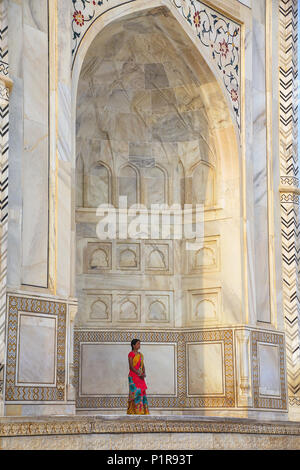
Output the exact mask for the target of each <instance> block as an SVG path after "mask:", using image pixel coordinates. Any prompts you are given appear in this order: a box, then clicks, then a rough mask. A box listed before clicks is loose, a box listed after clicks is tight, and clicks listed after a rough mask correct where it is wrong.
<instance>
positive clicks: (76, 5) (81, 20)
mask: <svg viewBox="0 0 300 470" xmlns="http://www.w3.org/2000/svg"><path fill="white" fill-rule="evenodd" d="M134 2H138V0H123V1H122V0H107V1H105V2H104V1H102V0H101V1H93V2H87V1H86V0H72V20H71V21H72V23H71V24H72V32H73V44H72V47H73V48H72V55H73V65H74V61H75V58H76V54H77V51H78V48H79V47H80V44H81V41H82V39H83V38H84V36H85V34H86V32H87V31H88V30H89V28H90V27H91V26H92V25H93V23H94V22H95V21H96V20H97V19H98V18H100V17H101V16H102V15H103V14H105V13H106V12H108V11H111V10H113V9H115V8H117V7H119V6H121V5H125V4H128V3H134ZM168 4H169V7H170V9H171V10H173V11H176V12H177V13H178V14H179V15H181V16H182V18H183V19H184V20H185V21H186V23H187V26H188V27H189V28H191V29H192V30H193V32H194V34H195V36H196V38H197V39H198V40H199V41H198V44H199V49H200V51H203V52H204V53H205V55H206V56H208V57H209V58H210V60H211V62H212V63H213V64H214V68H215V70H216V71H217V73H218V74H219V76H220V78H221V80H222V82H223V84H224V87H225V90H226V91H227V94H228V99H229V101H230V103H231V107H232V110H233V113H234V116H235V120H236V124H237V126H238V128H240V118H241V116H240V99H241V93H240V69H241V66H240V65H241V57H240V52H241V25H240V24H239V23H237V22H236V21H234V20H232V19H231V18H228V17H226V16H225V15H224V14H222V13H220V12H218V11H216V10H214V9H212V8H211V7H209V6H208V5H206V4H205V3H203V2H202V1H199V0H197V1H193V0H169V2H167V5H168Z"/></svg>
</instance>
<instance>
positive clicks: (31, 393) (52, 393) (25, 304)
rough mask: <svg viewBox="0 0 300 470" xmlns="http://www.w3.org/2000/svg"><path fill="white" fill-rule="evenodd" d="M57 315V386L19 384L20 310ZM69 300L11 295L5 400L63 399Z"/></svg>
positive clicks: (9, 297) (9, 302) (9, 298)
mask: <svg viewBox="0 0 300 470" xmlns="http://www.w3.org/2000/svg"><path fill="white" fill-rule="evenodd" d="M19 311H22V312H33V313H43V314H49V315H50V314H51V315H56V316H57V351H56V354H57V363H56V387H47V386H45V387H42V386H40V385H37V386H36V387H34V386H17V385H16V381H17V380H16V364H17V341H18V328H19V325H18V312H19ZM66 311H67V308H66V304H65V303H61V302H51V301H46V300H38V299H31V298H27V297H18V296H8V327H7V359H6V389H5V400H6V401H7V402H11V401H62V400H64V399H65V349H66Z"/></svg>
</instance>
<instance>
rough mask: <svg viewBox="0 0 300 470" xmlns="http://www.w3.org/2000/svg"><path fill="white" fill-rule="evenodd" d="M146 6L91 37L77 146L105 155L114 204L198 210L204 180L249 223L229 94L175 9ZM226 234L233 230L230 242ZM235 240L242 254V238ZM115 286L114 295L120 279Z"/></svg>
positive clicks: (78, 64)
mask: <svg viewBox="0 0 300 470" xmlns="http://www.w3.org/2000/svg"><path fill="white" fill-rule="evenodd" d="M154 3H155V2H154ZM139 4H140V2H139V1H137V2H136V3H135V4H132V5H131V7H130V9H127V10H126V8H125V7H124V8H123V9H121V10H119V14H118V15H117V9H116V10H115V11H114V13H112V12H111V13H107V15H103V17H102V20H101V27H100V26H99V23H97V21H96V22H95V29H93V27H91V28H90V30H89V31H88V32H87V35H86V38H85V40H84V41H83V43H82V48H81V49H80V50H79V52H78V54H77V58H76V61H75V64H74V69H73V92H74V103H76V102H77V109H76V108H75V109H74V115H75V114H76V115H77V123H76V124H77V125H76V132H75V127H74V136H75V135H76V137H77V138H78V140H79V141H80V142H82V141H83V140H84V139H85V140H84V142H86V145H87V146H88V148H87V153H88V155H89V159H90V161H94V160H95V156H94V155H93V151H94V150H93V149H94V148H95V149H96V152H99V155H98V157H97V159H98V160H99V159H101V161H103V162H105V164H106V165H108V166H109V167H110V168H111V169H112V179H113V181H114V191H115V192H114V194H113V195H112V201H116V202H117V201H118V196H119V195H124V196H127V198H128V204H129V205H131V204H133V203H135V202H143V203H147V204H148V202H149V200H152V198H154V197H155V198H157V197H158V196H159V199H160V200H163V199H164V200H165V201H166V202H168V203H169V204H172V203H174V202H177V203H178V202H181V203H184V202H187V203H191V202H193V184H192V182H191V185H190V186H189V183H190V182H189V179H191V180H192V179H193V173H194V175H196V178H195V180H196V179H197V178H198V177H199V178H200V180H201V181H202V183H201V184H202V187H203V186H204V187H205V185H209V186H211V187H213V198H212V197H210V199H212V202H213V204H214V203H216V204H218V203H219V201H221V202H222V204H223V205H224V207H225V208H226V209H228V210H227V216H228V217H231V216H232V217H239V215H240V213H241V209H240V203H241V201H240V194H241V184H240V175H241V171H240V170H241V169H240V160H239V147H238V145H239V141H238V138H237V132H236V127H235V124H234V121H233V119H232V114H231V110H230V107H229V106H228V102H227V98H226V97H225V94H224V90H223V89H222V87H221V86H220V83H219V80H218V78H217V76H216V74H215V71H214V69H213V67H211V66H210V65H211V64H209V63H208V62H207V61H206V60H205V58H204V56H203V55H201V54H200V52H199V48H197V46H196V42H195V40H194V39H192V37H191V34H190V31H189V30H188V28H187V27H186V25H183V23H182V22H178V18H177V17H176V15H175V16H173V11H172V9H168V8H163V9H150V10H149V9H139V8H138V5H139ZM121 11H122V12H123V13H124V15H123V16H122V15H121V14H120V12H121ZM115 15H116V16H115ZM191 39H192V40H191ZM77 84H78V86H77ZM76 96H77V101H76ZM95 142H96V144H95ZM80 148H81V149H82V147H80ZM81 151H82V150H81ZM203 168H205V170H203ZM201 169H202V170H201ZM201 171H202V173H201ZM205 171H206V173H205ZM155 172H156V174H154V173H155ZM159 172H160V173H159ZM158 173H159V175H158ZM152 174H153V180H154V182H155V181H159V179H160V178H161V182H162V180H163V178H162V175H163V174H164V184H160V185H159V186H160V193H158V195H157V194H152V193H154V190H153V188H151V185H149V187H148V191H147V188H146V189H145V185H144V181H143V180H145V179H147V176H149V177H150V175H152ZM199 174H200V176H199ZM212 174H213V177H212ZM145 177H146V178H145ZM151 177H152V176H151ZM199 178H198V179H199ZM149 179H150V178H149ZM170 179H171V180H172V181H170ZM168 180H169V183H168V182H167V183H166V181H168ZM233 181H234V182H235V184H232V182H233ZM203 183H204V184H203ZM146 186H147V185H146ZM198 186H199V187H200V183H199V182H198V183H197V184H196V185H194V194H195V195H196V198H194V199H196V200H195V202H199V201H198V199H197V197H198V191H197V190H198ZM189 188H191V190H190V189H189ZM228 193H230V198H228ZM149 194H150V198H148V195H149ZM189 194H190V196H191V197H190V199H189V197H187V196H189ZM200 196H201V193H200ZM200 200H202V199H201V197H200ZM232 201H234V204H232ZM209 204H211V201H209ZM213 204H212V205H213ZM81 217H83V215H81ZM81 220H82V219H81ZM224 227H225V226H224ZM224 230H227V228H226V227H225V228H224ZM222 231H223V226H222V228H221V229H220V238H221V240H222V237H223V232H222ZM225 235H226V239H229V238H230V240H231V246H236V247H237V250H239V249H240V248H239V247H240V246H241V242H240V240H239V239H238V237H239V231H238V230H236V231H235V232H234V234H232V233H230V234H228V233H226V234H225ZM233 240H235V243H232V241H233ZM170 249H171V248H170ZM235 254H236V253H235ZM193 265H194V262H193V261H191V266H193ZM121 268H122V269H123V272H124V275H125V274H126V269H125V267H122V266H121ZM182 269H183V268H182ZM127 271H128V269H127ZM170 271H171V270H170ZM237 271H238V269H237ZM127 274H128V272H127ZM179 275H182V276H183V271H182V272H180V273H179ZM237 278H238V280H239V281H240V279H241V276H240V275H239V276H237ZM105 280H110V281H111V284H112V286H109V287H108V288H111V289H113V288H114V287H113V282H114V281H113V277H112V276H111V277H110V274H108V275H107V276H106V279H105ZM128 281H129V280H128ZM199 281H200V282H199V287H201V288H202V285H201V282H202V280H201V279H200V278H199ZM220 282H221V281H220ZM232 282H233V284H234V283H235V280H233V281H232ZM149 286H150V287H149ZM143 287H144V286H143V285H142V282H141V283H140V287H139V288H141V289H142V288H143ZM197 287H198V285H197ZM234 288H235V287H233V289H234ZM115 289H116V290H118V286H116V287H115ZM146 289H150V290H151V284H150V283H149V284H148V287H145V290H146ZM153 290H155V289H154V288H153ZM237 295H238V293H237ZM183 323H184V322H183ZM124 325H125V322H124Z"/></svg>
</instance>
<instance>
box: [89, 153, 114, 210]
mask: <svg viewBox="0 0 300 470" xmlns="http://www.w3.org/2000/svg"><path fill="white" fill-rule="evenodd" d="M85 183H86V184H85V188H86V192H87V194H86V206H87V207H98V206H99V204H109V203H110V202H111V171H110V168H109V167H108V166H107V165H105V164H104V163H103V162H96V163H93V164H92V165H91V167H90V168H89V171H88V173H87V174H85Z"/></svg>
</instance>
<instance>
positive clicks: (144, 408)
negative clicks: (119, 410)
mask: <svg viewBox="0 0 300 470" xmlns="http://www.w3.org/2000/svg"><path fill="white" fill-rule="evenodd" d="M128 357H132V359H133V361H132V362H133V367H134V368H135V369H136V370H137V371H138V370H139V369H140V370H141V371H142V370H143V365H144V357H143V354H142V353H137V354H134V352H133V351H130V353H129V354H128ZM128 382H129V397H128V407H127V414H128V415H148V414H149V409H148V400H147V395H146V389H147V385H146V382H145V380H144V378H142V377H140V376H139V375H138V374H137V372H133V371H132V370H131V369H130V370H129V374H128Z"/></svg>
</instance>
